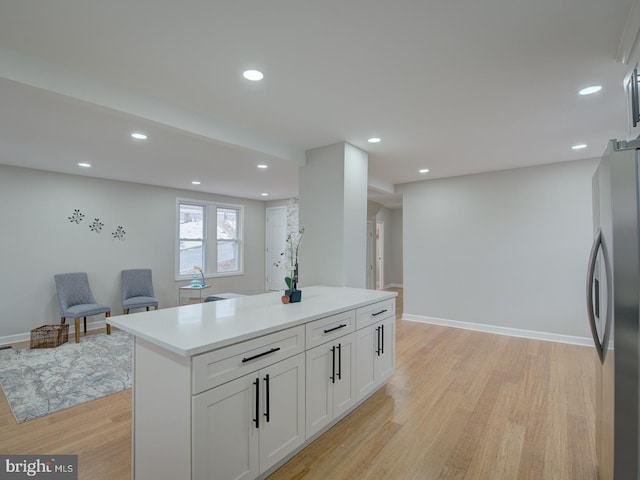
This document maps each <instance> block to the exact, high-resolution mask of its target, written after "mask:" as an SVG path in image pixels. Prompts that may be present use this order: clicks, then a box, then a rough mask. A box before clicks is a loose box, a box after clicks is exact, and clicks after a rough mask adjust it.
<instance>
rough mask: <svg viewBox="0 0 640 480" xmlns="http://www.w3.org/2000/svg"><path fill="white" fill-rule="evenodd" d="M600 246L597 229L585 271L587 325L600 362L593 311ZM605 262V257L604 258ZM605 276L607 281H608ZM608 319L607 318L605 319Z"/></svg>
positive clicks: (599, 235)
mask: <svg viewBox="0 0 640 480" xmlns="http://www.w3.org/2000/svg"><path fill="white" fill-rule="evenodd" d="M601 247H602V231H601V230H600V229H598V231H597V232H596V238H595V239H594V241H593V245H592V247H591V253H590V255H589V269H588V271H587V317H588V319H589V327H590V328H591V336H592V337H593V343H594V344H595V347H596V350H597V351H598V357H599V358H600V362H604V345H603V343H600V338H598V330H597V328H596V319H595V315H594V312H593V280H594V276H595V271H596V259H597V258H598V251H599V250H600V248H601ZM605 262H606V259H605ZM609 281H610V280H609V278H607V282H609ZM606 320H607V321H608V320H609V319H608V318H607V319H606Z"/></svg>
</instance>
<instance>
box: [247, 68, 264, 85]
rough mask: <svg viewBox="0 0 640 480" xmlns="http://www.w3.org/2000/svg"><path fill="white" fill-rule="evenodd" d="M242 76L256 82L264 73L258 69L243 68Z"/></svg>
mask: <svg viewBox="0 0 640 480" xmlns="http://www.w3.org/2000/svg"><path fill="white" fill-rule="evenodd" d="M242 76H243V77H244V78H246V79H247V80H251V81H252V82H258V81H260V80H262V79H263V78H264V75H263V74H262V72H261V71H260V70H245V72H244V73H243V74H242Z"/></svg>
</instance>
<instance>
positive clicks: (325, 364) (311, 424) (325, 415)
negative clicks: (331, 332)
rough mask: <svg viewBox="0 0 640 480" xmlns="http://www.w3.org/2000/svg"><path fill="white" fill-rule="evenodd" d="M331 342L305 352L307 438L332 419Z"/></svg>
mask: <svg viewBox="0 0 640 480" xmlns="http://www.w3.org/2000/svg"><path fill="white" fill-rule="evenodd" d="M332 348H333V343H326V344H324V345H320V346H319V347H316V348H313V349H311V350H308V351H307V353H306V360H307V365H306V371H307V378H306V393H307V409H306V410H307V412H306V417H307V419H306V431H307V438H310V437H311V436H312V435H314V434H315V433H316V432H318V431H319V430H321V429H322V428H323V427H324V426H325V425H328V424H329V422H331V420H332V419H333V399H332V396H333V395H332V393H333V392H332V391H331V388H330V386H331V379H330V377H331V376H332V375H333V372H332V362H333V351H332Z"/></svg>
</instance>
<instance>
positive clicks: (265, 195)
mask: <svg viewBox="0 0 640 480" xmlns="http://www.w3.org/2000/svg"><path fill="white" fill-rule="evenodd" d="M260 195H262V196H263V197H268V196H269V194H268V193H261V194H260Z"/></svg>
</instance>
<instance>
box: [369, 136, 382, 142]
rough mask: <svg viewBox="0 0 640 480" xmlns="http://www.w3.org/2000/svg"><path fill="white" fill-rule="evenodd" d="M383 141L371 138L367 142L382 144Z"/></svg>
mask: <svg viewBox="0 0 640 480" xmlns="http://www.w3.org/2000/svg"><path fill="white" fill-rule="evenodd" d="M381 141H382V139H381V138H378V137H371V138H370V139H369V140H367V142H369V143H380V142H381Z"/></svg>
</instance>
